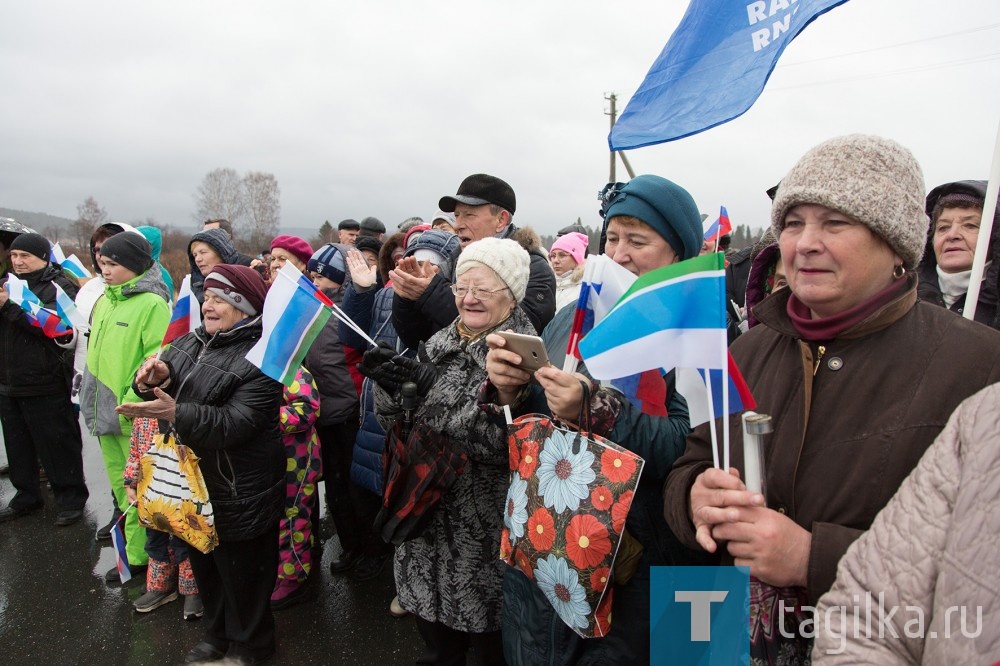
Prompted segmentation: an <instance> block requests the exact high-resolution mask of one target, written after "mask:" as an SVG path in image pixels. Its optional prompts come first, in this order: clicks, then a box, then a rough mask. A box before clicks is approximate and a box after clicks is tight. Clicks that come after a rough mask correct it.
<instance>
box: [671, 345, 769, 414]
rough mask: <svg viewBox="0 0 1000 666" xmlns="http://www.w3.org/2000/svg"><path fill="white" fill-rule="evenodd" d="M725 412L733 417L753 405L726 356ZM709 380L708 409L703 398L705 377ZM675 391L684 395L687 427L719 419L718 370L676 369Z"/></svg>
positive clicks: (719, 384)
mask: <svg viewBox="0 0 1000 666" xmlns="http://www.w3.org/2000/svg"><path fill="white" fill-rule="evenodd" d="M728 358H729V377H728V378H727V379H728V381H727V384H728V386H729V413H730V414H736V413H738V412H742V411H745V410H747V409H754V408H755V407H756V406H757V403H756V401H755V400H754V398H753V394H751V393H750V389H749V387H748V386H747V383H746V381H745V380H744V379H743V375H742V374H741V373H740V369H739V368H738V367H737V366H736V361H734V360H733V357H732V355H729V357H728ZM706 376H710V377H711V378H712V407H713V409H709V405H708V398H707V396H706V388H707V387H706V380H705V377H706ZM676 386H677V392H678V393H680V394H681V395H683V396H684V399H685V400H687V404H688V414H689V415H690V418H691V427H692V428H694V427H695V426H699V425H701V424H702V423H707V422H708V421H710V420H714V419H717V418H719V417H720V416H722V370H719V369H715V370H707V371H706V370H703V369H696V368H677V384H676Z"/></svg>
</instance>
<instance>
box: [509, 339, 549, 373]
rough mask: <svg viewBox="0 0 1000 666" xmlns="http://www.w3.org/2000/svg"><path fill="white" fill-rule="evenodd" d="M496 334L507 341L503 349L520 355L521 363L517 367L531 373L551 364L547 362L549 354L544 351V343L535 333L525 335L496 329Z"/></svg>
mask: <svg viewBox="0 0 1000 666" xmlns="http://www.w3.org/2000/svg"><path fill="white" fill-rule="evenodd" d="M496 334H497V335H499V336H500V337H501V338H503V339H504V340H506V341H507V344H506V345H505V346H504V349H508V350H510V351H512V352H514V353H515V354H517V355H518V356H520V357H521V364H520V365H519V366H517V367H519V368H520V369H521V370H524V371H525V372H527V373H528V374H531V375H533V374H535V371H536V370H538V369H540V368H544V367H545V366H547V365H552V364H551V363H549V355H548V354H547V353H546V352H545V343H544V342H542V339H541V338H540V337H538V336H537V335H525V334H523V333H513V332H511V331H497V333H496Z"/></svg>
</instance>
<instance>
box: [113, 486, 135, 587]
mask: <svg viewBox="0 0 1000 666" xmlns="http://www.w3.org/2000/svg"><path fill="white" fill-rule="evenodd" d="M133 506H134V505H132V504H130V505H129V506H128V509H125V511H124V512H122V515H121V516H119V518H118V520H116V521H115V524H114V526H113V527H112V528H111V545H112V546H113V547H114V551H115V568H116V569H118V577H119V578H120V579H121V581H122V583H127V582H129V581H130V580H132V568H131V567H130V566H129V563H128V553H126V552H125V534H124V533H123V532H122V523H123V522H124V521H125V514H126V513H128V512H129V509H131V508H132V507H133Z"/></svg>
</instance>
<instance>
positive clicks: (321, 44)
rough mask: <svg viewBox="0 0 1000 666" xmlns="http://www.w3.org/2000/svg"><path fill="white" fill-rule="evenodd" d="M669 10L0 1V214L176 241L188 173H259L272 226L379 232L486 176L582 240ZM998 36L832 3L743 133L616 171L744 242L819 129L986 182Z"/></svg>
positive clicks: (644, 6)
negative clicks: (380, 224)
mask: <svg viewBox="0 0 1000 666" xmlns="http://www.w3.org/2000/svg"><path fill="white" fill-rule="evenodd" d="M685 6H686V3H683V2H670V3H664V2H662V0H660V1H659V2H654V1H652V0H643V1H642V2H622V3H617V4H614V5H609V4H607V3H603V2H596V1H593V0H583V1H580V2H551V3H530V2H526V1H523V0H514V1H513V2H506V3H502V4H500V3H495V4H486V3H459V2H439V1H432V2H423V3H403V2H382V3H353V4H351V5H346V4H343V3H320V2H303V3H295V4H292V5H287V6H286V5H278V4H276V3H262V2H245V3H235V2H226V3H194V2H181V3H171V4H169V5H163V4H159V3H155V4H154V3H128V4H126V3H109V2H91V3H72V2H37V3H34V2H33V3H9V4H8V5H7V6H5V7H4V9H3V10H0V81H3V82H4V88H3V90H4V94H3V100H2V102H0V145H2V146H3V159H2V160H0V206H5V207H9V208H20V209H26V210H32V211H44V212H48V213H51V214H55V215H61V216H65V217H75V207H76V205H77V204H78V203H80V202H82V201H83V200H84V199H85V198H86V197H87V196H91V195H92V196H94V197H95V198H96V199H97V200H98V201H99V202H100V203H101V204H102V205H103V206H104V207H105V208H106V209H107V210H108V211H109V213H110V214H111V216H112V217H113V218H114V219H119V220H124V221H128V220H133V219H144V218H146V217H154V218H156V219H158V220H160V221H161V222H165V223H171V224H176V225H191V224H192V223H193V221H192V217H191V216H192V214H193V212H194V208H195V206H194V202H193V198H192V196H193V193H194V191H195V189H196V187H197V186H198V184H199V183H200V181H201V179H202V177H203V176H204V175H205V174H206V173H207V172H208V171H210V170H212V169H214V168H216V167H232V168H235V169H236V170H237V171H239V172H241V173H243V172H246V171H249V170H261V171H269V172H271V173H274V174H275V176H276V177H277V179H278V182H279V184H280V186H281V191H282V223H283V224H284V225H287V226H296V227H299V226H315V227H318V226H319V225H320V224H321V223H322V222H323V220H326V219H329V220H331V221H336V220H339V219H342V218H345V217H355V218H361V217H363V216H366V215H375V216H377V217H379V218H381V219H383V220H384V221H386V222H387V223H389V224H390V225H392V224H394V223H395V222H397V221H399V220H402V219H404V218H406V217H409V216H411V215H423V216H429V215H430V214H431V213H433V211H434V210H435V208H436V204H437V200H438V198H439V197H440V196H442V195H443V194H448V193H452V192H454V190H455V188H456V187H457V185H458V183H459V182H460V181H461V179H462V178H463V177H464V176H465V175H467V174H469V173H473V172H478V171H485V172H488V173H493V174H496V175H498V176H501V177H503V178H504V179H506V180H508V181H509V182H510V183H511V184H512V185H513V186H514V188H515V190H516V192H517V195H518V213H517V215H516V217H515V220H516V221H518V222H520V223H522V224H531V225H533V226H535V227H536V228H537V229H539V230H540V231H542V232H543V233H551V232H552V231H554V230H555V229H557V228H558V227H560V226H563V225H565V224H568V223H570V222H573V221H575V220H576V218H577V217H582V218H583V220H584V222H585V223H589V224H596V223H597V215H596V211H597V202H596V192H597V191H598V190H599V189H600V187H601V186H602V185H603V184H604V183H605V182H606V180H607V177H608V157H607V132H608V118H607V117H606V116H605V115H603V110H604V108H605V106H606V103H605V102H604V100H603V94H604V93H605V92H607V91H617V93H618V94H619V108H620V109H621V108H624V106H625V103H626V102H627V100H628V97H629V95H630V94H631V93H632V92H633V91H634V90H635V89H636V88H637V87H638V85H639V83H640V82H641V81H642V79H643V77H644V75H645V73H646V71H647V69H648V68H649V66H650V64H651V63H652V62H653V60H654V59H655V57H656V55H657V54H658V53H659V51H660V50H661V49H662V47H663V45H664V44H665V43H666V40H667V38H668V37H669V35H670V33H671V32H672V30H673V28H674V27H675V26H676V25H677V23H678V21H679V20H680V17H681V15H682V14H683V11H684V9H685ZM945 11H948V12H949V16H948V20H947V21H944V20H943V18H944V16H943V14H944V12H945ZM952 12H953V13H952ZM998 23H1000V6H998V4H997V3H996V2H995V0H961V1H960V2H957V3H953V4H952V5H948V7H947V10H945V9H942V5H941V3H939V2H933V1H931V0H883V2H881V3H872V2H868V3H862V2H855V3H850V2H849V3H846V4H845V5H843V6H841V7H839V8H837V9H835V10H833V11H832V12H830V13H829V14H828V15H826V16H823V17H821V18H820V19H818V20H817V21H816V22H815V23H814V24H813V25H811V26H810V27H809V28H807V29H806V30H805V32H803V34H802V35H801V37H800V38H799V39H798V40H796V41H795V42H794V43H792V44H791V45H790V46H789V48H788V49H787V51H786V53H785V55H784V57H783V59H782V62H781V63H779V67H778V69H776V71H775V73H774V75H773V76H772V79H771V81H770V82H769V84H768V87H767V88H766V89H765V92H764V94H763V95H762V96H761V99H760V100H759V101H758V102H757V104H756V105H755V106H754V107H753V108H752V109H751V110H750V111H749V112H748V113H747V114H745V115H744V116H742V117H741V118H739V119H737V120H735V121H733V122H731V123H728V124H726V125H722V126H720V127H717V128H714V129H712V130H709V131H708V132H705V133H702V134H700V135H696V136H694V137H690V138H688V139H684V140H681V141H678V142H673V143H669V144H663V145H659V146H653V147H649V148H644V149H639V150H636V151H631V153H630V154H629V158H630V160H631V162H632V164H633V165H634V166H635V167H636V169H637V171H638V172H640V173H643V172H649V173H658V174H661V175H663V176H666V177H668V178H671V179H672V180H675V181H677V182H679V183H681V184H683V185H684V186H686V187H688V188H689V189H690V190H691V192H692V194H693V195H694V196H695V199H696V200H697V201H698V203H699V205H700V206H701V207H702V209H703V210H704V211H706V212H709V213H714V212H716V211H717V210H718V206H719V205H720V204H724V205H726V206H727V208H728V209H729V212H730V215H731V217H732V219H733V221H734V223H749V224H752V225H760V224H763V223H764V222H766V220H767V215H768V205H767V203H768V202H767V200H766V197H765V196H764V193H763V192H764V190H765V189H766V188H767V187H769V186H770V185H773V184H774V183H775V182H776V181H777V180H778V179H780V178H781V176H782V175H783V174H784V172H785V171H786V170H787V169H788V168H789V167H790V165H791V164H792V163H793V162H794V161H795V160H796V159H797V158H798V157H799V156H800V155H801V154H802V153H803V152H804V151H805V150H806V149H808V148H809V147H810V146H812V145H814V144H815V143H818V142H819V141H822V140H823V139H825V138H828V137H830V136H833V135H836V134H841V133H846V132H867V133H875V134H882V135H884V136H888V137H891V138H894V139H896V140H898V141H900V142H901V143H903V144H904V145H906V146H908V147H909V148H911V149H912V150H913V151H914V153H915V154H916V155H917V157H918V158H919V159H920V160H921V162H922V164H923V166H924V169H925V175H926V177H927V183H928V187H930V186H932V185H934V184H936V183H938V182H943V181H945V180H952V179H958V178H970V177H980V178H981V177H985V176H986V174H987V171H988V168H989V165H990V160H991V149H992V144H993V140H994V138H995V132H996V129H997V109H998V108H1000V85H998V84H1000V81H998V74H997V72H998V71H1000V70H998V68H997V66H996V60H997V57H998V56H1000V54H998V53H997V48H996V46H995V44H996V43H997V28H996V27H995V26H996V25H997V24H998ZM990 25H992V26H994V28H993V29H991V30H984V31H979V32H968V33H966V34H964V35H962V36H959V37H952V38H947V39H938V40H934V39H928V38H931V37H934V36H937V35H942V34H945V33H953V32H959V31H968V30H970V29H972V28H975V27H981V26H990ZM908 41H915V42H917V43H915V44H912V45H909V46H898V47H894V48H886V49H881V50H877V51H870V52H868V53H864V54H859V55H853V56H849V57H842V58H833V57H831V56H835V55H839V54H845V53H853V52H857V51H863V50H867V49H874V48H877V47H884V46H889V45H896V44H901V43H903V42H908ZM990 56H992V59H990ZM975 58H986V59H985V60H983V61H982V62H978V63H975V62H969V63H966V64H963V65H958V66H949V67H941V68H936V69H935V68H934V67H936V66H938V65H940V64H942V63H949V62H954V61H957V60H962V59H965V60H970V59H975ZM796 63H799V64H796ZM902 70H913V71H909V72H906V73H902ZM884 74H889V75H886V76H879V75H884ZM876 77H878V78H876ZM618 177H619V179H625V178H626V176H625V172H624V169H623V168H621V167H620V166H619V169H618Z"/></svg>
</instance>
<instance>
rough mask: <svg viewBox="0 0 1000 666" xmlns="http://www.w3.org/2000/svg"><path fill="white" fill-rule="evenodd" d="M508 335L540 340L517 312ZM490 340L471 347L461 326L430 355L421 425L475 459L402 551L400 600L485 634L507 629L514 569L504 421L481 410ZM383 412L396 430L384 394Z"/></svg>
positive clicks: (422, 613)
mask: <svg viewBox="0 0 1000 666" xmlns="http://www.w3.org/2000/svg"><path fill="white" fill-rule="evenodd" d="M500 328H502V329H503V330H511V331H514V332H516V333H527V334H530V335H534V334H535V329H534V327H533V326H532V325H531V322H530V321H529V320H528V317H527V315H525V313H524V312H523V311H522V310H520V309H515V310H514V314H513V315H512V316H511V317H510V319H508V320H507V321H506V322H504V323H503V324H502V325H501V327H500ZM487 351H488V349H487V346H486V341H485V340H484V339H483V338H479V339H478V340H476V341H475V342H473V343H470V344H468V345H466V344H465V343H464V342H463V341H462V339H461V338H460V337H459V335H458V332H457V329H456V327H455V325H454V324H453V325H451V326H449V327H447V328H445V329H442V330H441V331H438V332H437V333H435V334H434V335H433V336H432V337H431V339H430V340H429V341H428V343H427V353H428V355H429V356H430V359H431V361H432V362H433V363H434V364H435V365H436V366H437V367H438V380H437V381H436V382H435V384H434V386H433V387H432V388H431V390H430V392H429V393H428V394H427V396H426V397H425V398H424V401H423V403H422V404H421V405H420V407H419V408H418V409H417V412H416V414H415V416H414V420H415V421H417V422H421V421H422V422H424V423H426V424H427V425H429V426H431V428H432V430H434V432H436V433H439V434H442V435H445V436H446V437H447V438H448V439H449V440H450V441H451V442H452V443H453V444H454V445H455V446H458V447H461V448H462V449H464V451H465V453H466V454H467V455H468V457H469V460H468V463H466V466H465V470H464V471H463V473H462V474H461V475H459V477H458V479H457V480H456V481H455V484H454V485H453V486H452V487H451V488H450V490H449V491H448V493H447V494H446V495H445V496H444V497H443V498H442V500H441V503H440V504H439V505H438V507H437V509H436V511H435V514H434V516H433V518H432V519H431V522H430V525H429V526H428V528H427V529H426V531H425V532H424V533H423V534H422V535H420V536H419V537H417V538H415V539H412V540H410V541H406V542H404V543H403V544H402V545H401V546H399V547H398V548H397V549H396V558H395V575H396V589H397V591H398V593H399V602H400V604H401V605H402V606H403V608H405V609H406V610H408V611H411V612H412V613H414V614H416V615H418V616H419V617H421V618H423V619H424V620H427V621H429V622H440V623H441V624H444V625H446V626H448V627H450V628H452V629H455V630H457V631H464V632H473V633H482V632H487V631H497V630H499V629H500V606H501V601H502V599H503V595H502V592H501V583H502V581H503V571H504V567H505V566H506V565H505V564H504V563H503V562H502V561H501V560H500V558H499V553H500V529H501V527H502V524H503V502H504V498H505V497H506V494H507V486H508V482H509V474H508V465H507V436H506V426H505V425H504V423H503V421H502V420H500V419H497V418H496V417H494V416H491V415H488V414H487V413H486V412H484V411H483V410H481V409H480V408H479V404H478V402H477V400H476V398H477V393H478V389H479V386H480V384H482V382H483V381H484V380H485V379H486V352H487ZM375 394H376V408H377V410H378V414H379V417H380V419H382V424H383V427H385V428H386V430H388V429H389V428H390V427H391V426H392V419H393V417H394V416H395V415H396V413H397V412H398V407H397V406H396V405H395V403H394V402H393V400H392V398H391V397H390V396H388V395H387V394H386V393H385V392H384V391H383V390H382V389H381V388H379V389H376V391H375Z"/></svg>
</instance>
